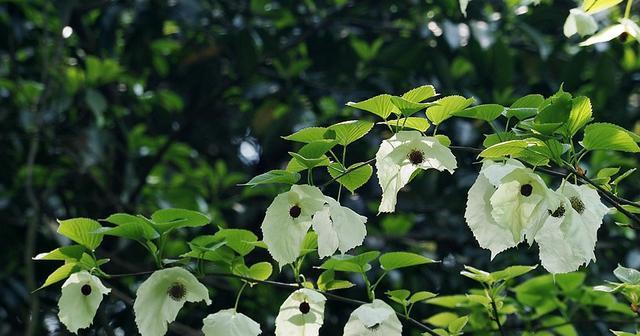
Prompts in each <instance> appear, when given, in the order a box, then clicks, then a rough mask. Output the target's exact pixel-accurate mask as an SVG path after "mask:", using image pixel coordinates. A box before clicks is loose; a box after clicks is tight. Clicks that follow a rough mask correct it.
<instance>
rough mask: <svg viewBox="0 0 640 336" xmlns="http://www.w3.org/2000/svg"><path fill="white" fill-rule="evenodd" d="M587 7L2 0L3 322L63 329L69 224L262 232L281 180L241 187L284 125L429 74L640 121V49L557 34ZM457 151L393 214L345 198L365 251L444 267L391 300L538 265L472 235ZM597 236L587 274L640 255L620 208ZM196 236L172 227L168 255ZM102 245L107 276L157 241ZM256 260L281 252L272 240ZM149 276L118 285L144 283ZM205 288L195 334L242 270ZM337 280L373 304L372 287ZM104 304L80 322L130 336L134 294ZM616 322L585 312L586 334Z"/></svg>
mask: <svg viewBox="0 0 640 336" xmlns="http://www.w3.org/2000/svg"><path fill="white" fill-rule="evenodd" d="M575 6H576V4H575V3H573V2H571V1H544V0H543V1H542V3H541V4H540V5H538V6H532V5H529V4H527V1H513V0H511V1H504V2H503V1H479V0H478V1H472V2H471V4H470V5H469V11H468V13H469V16H468V18H466V19H465V18H463V17H462V15H461V14H460V12H459V8H458V2H457V1H453V0H446V1H435V0H431V1H418V0H412V1H345V0H333V1H329V0H327V1H268V0H253V1H244V0H238V1H205V0H170V1H159V0H158V1H146V0H138V1H124V0H115V1H56V2H49V1H28V2H23V1H18V2H12V1H9V2H3V3H2V4H0V36H3V38H2V39H0V99H1V103H0V153H1V155H2V156H1V158H2V162H0V172H1V173H0V216H1V217H0V218H2V223H1V224H0V227H1V231H0V232H1V235H0V246H2V247H1V248H2V253H1V254H0V334H2V335H13V334H17V333H23V332H27V334H33V335H46V334H51V335H65V334H67V331H66V330H65V328H64V327H63V326H61V325H60V324H59V322H58V320H57V315H56V314H57V299H58V296H59V286H52V287H51V288H47V289H46V290H43V291H40V292H38V294H37V295H34V296H32V297H30V295H29V292H30V290H32V289H34V288H37V287H38V286H39V285H40V284H41V283H42V282H43V281H44V279H45V278H46V276H47V275H48V273H49V272H51V271H52V270H53V269H55V267H56V266H57V265H53V263H52V264H48V263H44V262H43V263H37V264H35V263H33V262H32V261H31V260H30V258H31V257H32V256H34V255H35V254H36V253H38V252H42V251H48V250H51V249H53V248H55V247H57V246H59V245H60V244H65V243H67V242H66V241H64V239H63V238H62V237H61V236H59V235H56V234H55V230H56V228H57V224H56V223H55V219H56V218H61V219H64V218H69V217H78V216H86V217H91V218H106V217H107V216H108V215H109V214H111V213H114V212H118V211H129V212H132V213H142V214H150V213H151V212H153V211H154V210H156V209H158V208H161V207H169V206H171V207H183V208H188V209H194V210H200V211H203V212H205V213H208V214H210V215H211V217H212V218H213V224H215V225H217V226H222V227H233V228H245V229H249V230H252V231H254V232H256V233H259V225H260V223H261V221H262V217H263V215H264V211H265V209H266V207H267V206H268V204H269V203H270V202H271V200H272V198H273V196H274V195H275V194H276V193H277V192H280V191H282V190H281V189H278V188H277V187H271V188H269V187H267V188H262V187H261V188H255V189H246V188H242V187H238V186H237V184H238V183H241V182H245V181H247V180H248V179H249V178H250V177H252V176H254V175H257V174H259V173H262V172H265V171H267V170H270V169H277V168H282V167H283V166H284V165H285V164H286V162H287V161H288V160H289V156H288V155H287V152H288V151H291V150H292V149H295V145H294V144H291V143H287V142H286V141H284V140H283V139H281V138H280V136H282V135H287V134H290V133H292V132H294V131H295V130H298V129H300V128H302V127H306V126H311V125H329V124H332V123H335V122H339V121H343V120H348V119H353V118H356V117H371V116H367V115H363V114H362V113H363V112H361V111H357V110H354V109H351V108H346V107H344V105H345V103H346V102H348V101H358V100H361V99H364V98H368V97H371V96H373V95H376V94H379V93H382V92H389V93H393V94H400V93H402V92H405V91H406V90H408V89H411V88H413V87H416V86H419V85H423V84H433V85H434V86H435V87H436V88H437V90H438V92H441V93H443V94H453V93H457V94H462V95H465V96H473V97H476V99H477V100H478V101H479V102H481V103H488V102H493V103H499V104H510V103H512V102H513V101H514V100H515V99H516V98H518V97H519V96H522V95H525V94H528V93H542V94H545V95H549V94H551V93H553V92H555V91H556V90H557V89H558V88H559V86H560V85H561V83H564V87H565V89H566V90H569V91H570V92H573V93H574V94H582V95H587V96H589V97H591V99H592V104H593V107H594V116H595V118H596V119H597V120H599V121H609V122H614V123H617V124H619V125H622V126H625V127H627V128H631V129H633V128H634V127H635V129H636V130H637V129H638V127H639V118H640V88H638V84H639V83H640V71H639V70H640V48H639V45H640V44H638V43H636V42H634V41H630V42H627V43H622V42H621V41H617V40H616V41H613V42H612V43H610V44H604V45H599V46H596V47H591V48H583V49H581V48H578V47H577V46H576V44H577V41H576V40H567V39H565V38H564V36H563V35H562V24H563V22H564V19H565V17H566V15H567V14H568V11H569V9H570V8H573V7H575ZM601 19H602V20H604V21H605V22H606V21H607V20H608V19H607V17H606V16H602V17H601ZM372 120H374V119H373V118H372ZM485 127H486V125H483V124H481V123H475V122H473V121H470V120H452V121H449V122H447V123H445V125H443V126H442V127H441V128H440V129H441V131H442V133H444V134H447V135H449V136H450V137H451V138H452V140H453V142H454V144H457V145H463V146H480V144H481V143H482V140H483V138H484V137H483V134H484V133H487V132H489V131H490V130H488V129H486V128H485ZM387 136H389V134H385V130H384V129H382V128H376V130H375V131H374V132H372V133H370V134H369V135H368V136H367V137H366V138H365V139H364V140H361V141H359V142H357V143H356V144H354V145H352V146H351V147H352V148H351V151H352V153H353V154H350V155H351V156H350V157H349V158H348V160H349V162H351V163H353V162H357V161H364V160H367V159H369V158H371V157H373V155H374V154H375V150H376V149H377V146H378V144H379V142H380V140H381V138H382V137H387ZM457 156H458V160H459V166H460V169H458V170H457V171H456V173H455V175H453V176H449V175H448V174H444V173H441V174H437V173H426V174H424V175H422V176H421V177H420V178H419V179H416V180H415V181H414V182H412V184H411V185H410V187H409V188H407V190H406V191H405V192H403V193H401V194H400V200H399V209H398V210H399V211H397V214H395V215H382V216H379V217H376V216H375V214H376V209H377V205H378V202H379V194H380V190H379V187H378V185H377V182H376V180H375V178H373V179H372V180H371V181H370V182H369V183H368V184H367V185H365V186H364V187H363V188H361V189H360V190H359V191H358V193H357V195H353V196H350V197H343V202H344V203H345V204H346V205H347V206H349V207H351V208H353V209H355V210H356V211H358V212H360V213H361V214H364V215H367V216H368V217H369V222H368V231H369V234H368V236H367V240H366V242H365V245H366V248H367V249H374V250H384V251H386V250H410V251H413V252H417V253H423V254H424V253H426V254H427V255H430V256H431V257H433V258H436V259H439V260H442V261H443V262H442V263H441V264H436V265H429V266H426V267H419V268H415V269H409V270H407V271H404V272H402V274H400V273H392V274H391V276H389V277H388V278H387V279H386V280H385V282H384V283H383V285H382V288H381V289H380V290H378V295H382V293H383V290H386V289H393V288H409V289H412V290H429V291H433V292H439V293H443V294H447V293H464V292H465V291H466V290H467V289H468V288H469V287H470V286H472V285H473V284H472V283H471V282H470V280H468V279H465V278H463V277H461V276H459V271H460V269H461V267H462V265H463V264H468V265H473V266H475V267H478V268H483V269H488V270H494V269H498V268H500V267H504V266H506V265H509V264H515V263H523V264H533V263H537V248H536V247H531V248H529V247H526V246H521V247H520V248H518V249H517V250H509V251H508V252H505V253H502V254H501V255H500V256H498V257H497V258H496V259H495V260H494V261H493V262H490V259H489V252H488V251H486V250H482V249H480V248H479V247H478V245H477V243H476V242H475V240H474V239H473V236H472V235H471V232H470V230H469V229H468V228H467V226H466V224H465V222H464V218H463V212H464V202H465V199H466V191H467V190H468V188H469V187H470V185H471V184H472V183H473V181H474V179H475V174H476V172H477V170H478V166H477V165H473V164H472V163H473V160H474V158H473V157H472V156H470V155H466V154H460V155H457ZM637 159H638V156H637V155H636V156H632V155H626V156H619V155H617V154H613V153H599V154H597V155H594V156H592V157H591V158H590V161H591V163H590V165H589V166H588V167H587V169H588V170H589V171H591V172H595V171H597V170H598V169H599V168H601V167H603V166H604V165H609V166H611V165H620V166H622V167H624V168H630V167H637V166H638V163H637ZM323 179H326V176H324V177H322V176H320V175H318V176H317V177H316V181H322V180H323ZM639 185H640V174H636V175H635V176H634V175H632V177H630V178H629V179H627V180H626V183H625V185H624V187H623V191H624V195H626V196H627V198H634V197H635V198H637V197H638V196H639V193H640V188H639V187H638V186H639ZM328 192H329V194H332V193H335V192H336V190H335V189H333V190H332V189H329V191H328ZM214 231H215V229H214V227H213V226H210V227H205V228H203V229H202V231H201V232H203V233H211V232H214ZM195 234H196V232H193V231H182V232H181V233H178V235H180V236H184V238H189V239H190V238H191V237H193V236H194V235H195ZM176 238H179V237H176ZM599 239H600V240H599V242H598V246H597V250H596V255H597V257H598V263H597V264H592V265H590V266H589V267H588V268H587V269H586V272H587V273H588V278H587V282H588V283H589V284H599V283H601V282H602V281H603V280H604V279H609V278H610V274H611V271H612V270H613V269H614V268H615V266H616V264H617V263H619V262H620V263H624V264H626V265H627V266H630V267H635V268H637V267H638V266H640V249H638V246H637V242H638V240H637V239H636V235H635V233H634V232H632V231H629V230H626V229H621V228H618V227H616V226H615V225H614V224H613V220H612V219H611V218H609V219H607V222H606V223H605V225H604V226H603V228H602V229H601V230H600V232H599ZM184 248H185V246H184V245H183V244H181V243H179V242H178V239H176V240H175V242H174V244H173V245H172V246H171V248H170V249H169V251H173V252H170V253H175V255H177V254H179V253H180V251H182V250H183V249H184ZM99 256H101V257H109V258H111V259H112V262H111V263H109V264H107V265H106V266H105V270H106V271H107V272H112V273H123V272H130V271H140V270H148V269H152V267H153V261H152V260H151V259H150V258H148V257H147V256H146V255H145V254H144V250H142V249H141V248H140V247H139V246H137V245H134V244H132V243H129V242H126V241H124V240H118V239H113V238H106V239H105V242H104V243H103V245H102V247H101V249H100V251H99ZM251 258H254V259H255V260H253V261H263V260H269V259H268V255H266V253H264V252H263V251H261V252H258V253H254V254H253V256H252V257H251ZM536 272H537V274H543V273H544V272H543V270H541V269H540V270H537V271H536ZM305 273H307V274H308V276H309V277H312V278H313V277H315V276H317V275H318V272H317V271H316V270H313V269H308V270H307V271H306V272H305ZM278 278H279V279H280V280H283V281H290V280H291V275H290V274H288V273H286V272H284V273H283V274H281V275H279V276H278ZM140 280H142V278H137V279H134V278H131V279H124V280H122V281H118V282H117V283H113V284H112V285H114V286H116V287H118V288H120V289H121V290H122V292H123V293H125V294H128V295H131V293H133V292H132V288H135V287H131V286H133V285H134V284H135V283H136V282H137V281H140ZM353 281H356V282H357V281H358V280H357V279H353ZM208 285H209V287H211V288H212V295H213V298H214V303H213V305H212V306H210V307H207V308H206V309H204V308H203V306H201V305H198V306H196V305H192V306H190V308H188V309H187V310H185V311H184V312H183V313H184V314H181V316H180V317H179V321H180V322H181V323H183V324H184V325H186V326H191V327H192V328H195V329H199V328H200V325H201V319H202V318H203V317H204V316H206V314H208V313H211V312H215V311H217V310H219V309H222V308H228V307H231V306H232V305H233V300H234V297H235V290H236V289H237V283H235V282H233V281H231V282H230V281H227V280H225V279H211V280H210V281H209V282H208ZM342 294H344V295H346V296H350V297H354V298H363V295H364V291H363V290H362V288H361V287H359V288H356V289H351V290H347V291H344V292H343V293H342ZM287 295H288V293H287V292H286V291H282V290H273V289H272V288H266V287H263V286H258V287H256V288H253V289H250V290H247V291H245V294H244V296H243V298H244V299H243V300H242V302H241V304H240V311H242V312H244V313H245V314H247V315H248V316H251V317H253V318H254V319H255V320H257V321H259V322H261V324H262V326H263V330H265V335H270V334H272V332H273V321H274V319H275V314H276V313H277V310H278V307H279V305H280V303H281V302H282V301H283V300H284V298H285V297H286V296H287ZM105 302H107V303H106V304H104V303H103V306H102V308H101V309H100V311H99V313H98V317H97V318H96V322H95V325H96V327H95V328H92V330H89V331H87V332H85V333H84V334H86V335H105V334H106V335H109V332H110V331H111V330H115V331H116V334H121V332H122V331H125V334H127V335H129V334H134V333H135V330H136V329H135V326H134V322H133V312H132V310H131V308H130V307H129V306H127V305H125V304H124V303H123V301H122V300H120V299H116V298H113V297H110V298H109V299H107V300H106V301H105ZM32 308H33V311H34V312H35V315H33V316H34V319H33V323H28V322H27V321H28V316H29V312H30V310H31V309H32ZM353 308H354V307H351V306H348V305H344V304H336V303H335V302H329V303H328V308H327V317H326V320H325V326H324V327H323V333H325V334H326V335H334V334H338V333H339V330H341V328H342V326H343V325H344V323H345V321H346V319H347V317H348V315H349V313H350V311H351V310H352V309H353ZM430 309H432V308H430V307H427V306H420V307H418V306H416V308H415V310H414V312H415V313H414V314H415V316H416V317H418V318H424V317H427V316H429V315H430V314H432V313H433V311H432V310H430ZM107 325H108V326H110V327H105V326H107ZM28 328H29V329H28ZM606 328H607V326H605V325H597V326H596V327H595V328H594V327H592V326H585V333H593V332H595V334H601V333H604V332H605V331H606ZM110 329H111V330H110ZM407 329H408V328H407ZM174 334H187V331H184V332H180V331H175V330H174Z"/></svg>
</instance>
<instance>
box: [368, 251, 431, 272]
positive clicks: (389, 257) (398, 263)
mask: <svg viewBox="0 0 640 336" xmlns="http://www.w3.org/2000/svg"><path fill="white" fill-rule="evenodd" d="M434 262H435V261H434V260H432V259H429V258H427V257H424V256H421V255H419V254H415V253H410V252H388V253H385V254H383V255H382V256H380V266H381V267H382V269H384V270H385V271H391V270H394V269H398V268H404V267H411V266H417V265H423V264H430V263H434Z"/></svg>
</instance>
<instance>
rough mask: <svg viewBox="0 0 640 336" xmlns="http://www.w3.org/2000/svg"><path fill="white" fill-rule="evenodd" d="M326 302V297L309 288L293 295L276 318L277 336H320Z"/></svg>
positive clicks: (299, 290)
mask: <svg viewBox="0 0 640 336" xmlns="http://www.w3.org/2000/svg"><path fill="white" fill-rule="evenodd" d="M326 300H327V299H326V298H325V297H324V295H322V294H320V293H318V292H316V291H314V290H311V289H307V288H302V289H298V290H296V291H295V292H293V293H291V295H289V297H288V298H287V299H286V300H285V301H284V303H283V304H282V306H280V311H279V313H278V316H277V317H276V336H318V334H319V333H320V327H322V324H323V323H324V304H325V301H326Z"/></svg>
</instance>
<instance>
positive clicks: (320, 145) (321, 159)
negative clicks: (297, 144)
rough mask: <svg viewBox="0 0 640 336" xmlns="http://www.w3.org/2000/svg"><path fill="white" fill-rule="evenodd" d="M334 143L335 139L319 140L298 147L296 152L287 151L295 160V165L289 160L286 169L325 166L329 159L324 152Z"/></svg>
mask: <svg viewBox="0 0 640 336" xmlns="http://www.w3.org/2000/svg"><path fill="white" fill-rule="evenodd" d="M336 144H337V142H336V140H319V141H314V142H311V143H308V144H306V145H304V146H302V148H300V150H299V151H298V152H297V153H294V152H289V154H290V155H291V156H292V157H293V160H292V161H295V162H296V163H297V165H294V164H292V162H289V166H287V170H288V171H301V170H305V169H311V168H314V167H318V166H326V165H327V164H329V159H328V158H327V156H326V155H324V154H325V153H326V152H328V151H329V150H330V149H331V148H333V147H334V146H335V145H336ZM299 167H302V169H298V168H299Z"/></svg>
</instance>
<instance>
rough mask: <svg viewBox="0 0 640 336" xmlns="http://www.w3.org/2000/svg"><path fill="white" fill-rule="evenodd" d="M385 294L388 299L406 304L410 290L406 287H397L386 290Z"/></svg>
mask: <svg viewBox="0 0 640 336" xmlns="http://www.w3.org/2000/svg"><path fill="white" fill-rule="evenodd" d="M385 294H387V296H388V297H389V299H391V300H392V301H394V302H396V303H399V304H401V305H403V306H407V305H408V302H407V299H408V298H409V295H411V292H410V291H408V290H406V289H397V290H390V291H387V292H386V293H385Z"/></svg>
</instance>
